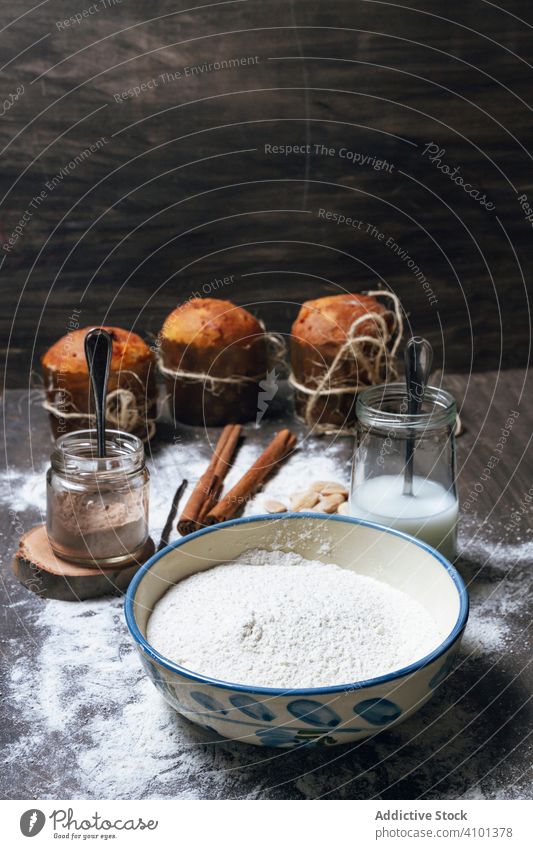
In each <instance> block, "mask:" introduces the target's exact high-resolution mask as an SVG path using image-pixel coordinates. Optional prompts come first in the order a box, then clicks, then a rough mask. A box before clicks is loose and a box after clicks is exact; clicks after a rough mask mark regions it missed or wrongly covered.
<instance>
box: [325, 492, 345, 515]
mask: <svg viewBox="0 0 533 849" xmlns="http://www.w3.org/2000/svg"><path fill="white" fill-rule="evenodd" d="M344 500H345V499H344V496H342V495H339V494H338V493H333V494H332V495H326V496H325V497H324V498H321V499H320V501H319V503H318V508H319V510H321V511H322V512H323V513H335V512H336V511H337V508H338V506H339V504H342V503H343V501H344Z"/></svg>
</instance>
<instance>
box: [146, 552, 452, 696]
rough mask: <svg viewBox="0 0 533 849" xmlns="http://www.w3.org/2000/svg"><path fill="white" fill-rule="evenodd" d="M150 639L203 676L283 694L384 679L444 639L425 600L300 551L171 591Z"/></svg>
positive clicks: (235, 566) (251, 558)
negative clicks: (286, 690)
mask: <svg viewBox="0 0 533 849" xmlns="http://www.w3.org/2000/svg"><path fill="white" fill-rule="evenodd" d="M147 635H148V639H149V641H150V642H151V643H152V645H153V646H154V647H155V648H156V649H157V650H158V651H159V652H160V653H161V654H163V655H165V656H166V657H168V658H170V659H172V660H174V661H175V662H177V663H179V664H180V665H181V666H184V667H185V668H187V669H190V670H192V671H194V672H200V673H202V674H204V675H208V676H210V677H213V678H219V679H222V680H225V681H232V682H235V683H239V684H247V685H252V686H258V687H282V688H298V687H324V686H330V685H334V684H347V683H351V682H355V681H361V680H365V679H367V678H372V677H375V676H378V675H384V674H386V673H388V672H392V671H393V670H395V669H400V668H401V667H403V666H407V665H408V664H410V663H412V662H413V661H415V660H417V659H419V658H421V657H424V655H426V654H429V653H430V652H431V651H432V650H433V649H435V648H436V647H437V646H438V645H439V643H440V642H441V641H442V639H443V637H444V634H443V633H442V632H441V630H440V629H439V627H438V626H437V624H436V622H434V621H433V619H432V618H431V616H430V615H429V613H428V612H427V611H426V609H425V608H424V607H422V605H421V604H420V603H419V602H417V601H416V600H414V599H413V598H411V597H410V596H408V595H407V594H406V593H404V592H401V591H400V590H397V589H395V588H393V587H390V586H389V585H388V584H385V583H383V582H381V581H376V580H375V579H373V578H369V577H366V576H364V575H358V574H356V573H355V572H351V571H350V570H348V569H342V568H341V567H339V566H336V565H334V564H331V563H329V564H325V563H322V562H320V561H317V560H305V559H303V558H302V557H300V556H299V555H298V554H295V553H294V552H282V551H274V552H267V551H260V550H257V549H254V550H251V551H247V552H244V553H243V554H241V555H240V556H239V557H238V558H237V559H236V560H235V561H234V562H232V563H225V564H222V565H219V566H215V567H213V568H211V569H208V570H207V571H205V572H200V573H197V574H195V575H191V576H190V577H189V578H187V579H185V580H183V581H180V583H179V584H177V585H176V586H175V587H172V589H170V590H169V591H168V592H167V593H166V594H165V595H164V596H163V598H162V599H161V600H160V601H159V602H158V604H157V605H156V606H155V608H154V611H153V613H152V615H151V617H150V619H149V621H148V630H147Z"/></svg>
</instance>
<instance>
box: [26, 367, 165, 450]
mask: <svg viewBox="0 0 533 849" xmlns="http://www.w3.org/2000/svg"><path fill="white" fill-rule="evenodd" d="M120 374H121V376H122V375H124V374H127V375H131V376H133V377H134V378H135V379H136V380H137V381H138V382H139V384H140V385H141V386H142V387H143V388H144V384H143V382H142V380H141V378H140V377H139V375H138V374H136V373H135V372H133V371H121V372H120ZM54 389H55V391H56V392H58V393H60V394H61V397H62V404H64V405H68V407H70V409H68V410H64V409H62V406H59V405H58V404H54V403H52V402H51V401H49V400H48V399H47V398H44V399H43V402H42V406H43V408H44V409H45V410H47V411H48V412H49V413H51V414H52V415H53V416H55V417H56V418H58V419H65V420H67V421H76V420H81V419H84V420H85V421H88V422H90V424H91V425H92V424H94V423H95V422H96V415H95V414H94V413H90V412H88V411H87V412H84V411H82V410H80V409H79V408H78V407H76V405H75V404H74V402H73V400H72V396H71V395H70V392H68V391H67V390H64V389H56V388H55V387H50V390H54ZM152 403H153V402H150V403H148V402H147V401H146V400H144V401H142V402H141V401H140V399H139V397H138V396H137V395H135V393H134V392H132V391H131V389H125V388H124V387H119V388H117V389H113V390H112V391H111V392H108V394H107V395H106V401H105V416H106V421H107V424H108V425H109V426H110V427H111V428H112V429H114V430H123V431H127V432H128V433H132V432H133V431H134V430H135V429H136V428H137V427H140V426H144V427H146V439H147V440H149V439H151V438H152V436H153V435H154V433H155V430H156V420H155V418H153V417H149V416H148V415H147V414H148V408H149V406H150V407H151V406H152Z"/></svg>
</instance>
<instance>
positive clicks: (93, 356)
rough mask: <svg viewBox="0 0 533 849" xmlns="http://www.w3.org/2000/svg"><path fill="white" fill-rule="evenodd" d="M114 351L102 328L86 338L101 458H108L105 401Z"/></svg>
mask: <svg viewBox="0 0 533 849" xmlns="http://www.w3.org/2000/svg"><path fill="white" fill-rule="evenodd" d="M112 350H113V340H112V338H111V336H110V334H109V333H108V332H107V330H103V329H102V328H101V327H95V329H94V330H89V332H88V334H87V336H86V337H85V357H86V359H87V367H88V369H89V375H90V378H91V384H92V388H93V395H94V407H95V413H96V441H97V445H98V456H99V457H105V456H106V438H105V426H106V421H105V401H106V395H107V384H108V382H109V366H110V363H111V353H112Z"/></svg>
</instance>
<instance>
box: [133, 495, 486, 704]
mask: <svg viewBox="0 0 533 849" xmlns="http://www.w3.org/2000/svg"><path fill="white" fill-rule="evenodd" d="M280 519H282V520H291V519H312V520H316V519H321V520H324V519H327V520H328V521H333V522H344V523H346V524H354V525H363V526H364V527H367V528H372V529H374V530H377V531H382V532H384V533H387V534H392V535H393V536H397V537H400V538H401V539H406V540H408V541H409V542H411V543H412V544H414V545H417V546H418V547H419V548H421V549H423V550H424V551H427V552H428V553H429V554H431V555H432V557H434V558H435V560H438V561H439V563H440V564H441V566H443V567H444V569H445V570H446V571H447V572H448V574H449V576H450V578H451V579H452V582H453V584H454V586H455V588H456V590H457V592H458V595H459V614H458V616H457V621H456V623H455V625H454V627H453V628H452V630H451V631H450V633H449V634H448V636H447V637H446V639H445V640H443V642H442V643H441V644H440V645H439V646H437V648H436V649H434V650H433V651H432V652H430V654H427V655H425V656H424V657H422V658H420V660H417V661H415V662H414V663H411V664H409V666H404V667H402V668H401V669H397V670H395V671H394V672H388V673H387V674H386V675H379V676H378V677H376V678H368V679H366V680H365V681H353V682H350V683H347V684H334V685H331V686H328V687H306V688H299V689H290V688H280V687H253V686H247V685H246V684H233V683H231V682H230V681H221V680H220V679H218V678H210V677H209V676H207V675H202V674H201V673H198V672H193V671H192V670H190V669H185V667H183V666H180V665H179V664H177V663H174V662H173V661H172V660H169V659H168V658H167V657H164V655H162V654H159V652H158V651H157V650H156V649H154V648H153V646H151V645H150V643H149V642H148V641H147V640H146V639H145V637H143V635H142V633H141V630H140V628H139V626H138V625H137V622H136V620H135V614H134V602H135V593H136V592H137V589H138V587H139V585H140V583H141V581H142V580H143V578H144V576H145V575H146V573H147V572H149V571H150V569H151V568H152V566H154V565H155V564H156V563H157V561H158V560H161V558H162V557H165V556H166V555H167V554H168V553H169V552H170V551H173V550H174V549H176V548H180V546H182V545H185V543H187V542H189V541H190V540H192V539H195V538H196V537H200V536H203V535H204V534H209V533H213V532H214V531H218V530H221V529H222V528H230V527H233V526H234V525H245V524H249V523H251V522H264V521H279V520H280ZM468 611H469V600H468V591H467V589H466V586H465V583H464V581H463V579H462V578H461V576H460V575H459V572H458V571H457V569H456V568H455V567H454V566H452V564H451V563H450V561H449V560H447V559H446V558H445V557H444V556H443V555H442V554H440V552H438V551H437V550H436V549H435V548H433V547H432V546H430V545H428V544H427V543H425V542H422V541H421V540H419V539H416V537H413V536H411V535H410V534H406V533H404V532H403V531H398V530H396V529H395V528H387V527H385V526H384V525H379V524H377V522H368V521H366V520H365V519H356V518H354V517H352V516H331V515H329V514H327V513H308V512H304V511H302V512H298V513H269V514H259V515H257V516H244V517H242V518H240V519H230V520H229V521H227V522H220V523H218V524H216V525H210V526H209V527H207V528H201V529H200V530H199V531H194V532H193V533H192V534H187V536H184V537H182V538H181V539H178V540H176V541H175V542H172V543H170V545H167V546H166V547H165V548H163V549H161V551H158V552H156V554H153V555H152V557H150V559H149V560H147V561H146V563H144V564H143V565H142V566H141V567H140V569H139V570H138V571H137V572H136V573H135V575H134V577H133V579H132V580H131V582H130V585H129V587H128V590H127V592H126V601H125V604H124V613H125V616H126V624H127V626H128V628H129V631H130V633H131V635H132V637H133V639H134V640H135V642H137V643H138V644H139V646H140V647H141V649H142V650H143V651H144V653H145V654H147V655H148V657H150V658H152V660H155V661H156V663H158V664H159V665H160V666H162V667H163V668H165V669H168V670H169V671H170V672H174V673H177V674H178V675H180V676H182V677H183V678H187V679H188V680H190V681H195V682H197V683H200V684H211V685H212V686H213V687H219V688H221V689H224V690H236V691H237V692H241V693H257V694H260V695H265V696H286V695H291V696H293V695H298V696H318V695H327V694H329V693H342V692H346V691H350V690H352V691H353V690H363V689H365V688H367V687H375V686H376V685H378V684H386V683H388V682H390V681H396V680H397V679H398V678H403V677H405V676H407V675H410V674H411V673H413V672H416V671H418V670H419V669H422V668H423V667H424V666H428V665H429V664H430V663H432V662H433V661H434V660H436V659H437V658H438V657H440V656H441V655H443V654H444V653H445V652H446V651H447V650H448V649H449V648H450V647H451V646H452V645H453V644H454V643H455V642H456V640H457V639H458V638H459V637H460V635H461V633H462V632H463V630H464V628H465V626H466V622H467V619H468Z"/></svg>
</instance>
